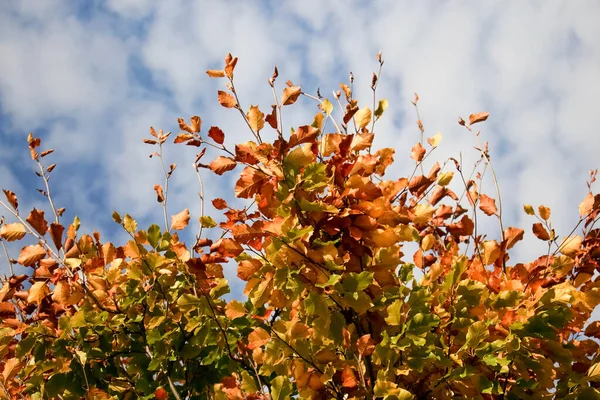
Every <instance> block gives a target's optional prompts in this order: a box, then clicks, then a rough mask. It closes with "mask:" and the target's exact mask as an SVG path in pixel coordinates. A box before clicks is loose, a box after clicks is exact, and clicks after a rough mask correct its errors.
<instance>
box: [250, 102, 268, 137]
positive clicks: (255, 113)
mask: <svg viewBox="0 0 600 400" xmlns="http://www.w3.org/2000/svg"><path fill="white" fill-rule="evenodd" d="M246 116H247V117H248V123H249V124H250V128H252V130H253V131H254V132H258V131H260V130H261V129H262V128H264V126H265V114H263V113H262V111H260V110H259V108H258V106H250V110H249V111H248V113H247V114H246Z"/></svg>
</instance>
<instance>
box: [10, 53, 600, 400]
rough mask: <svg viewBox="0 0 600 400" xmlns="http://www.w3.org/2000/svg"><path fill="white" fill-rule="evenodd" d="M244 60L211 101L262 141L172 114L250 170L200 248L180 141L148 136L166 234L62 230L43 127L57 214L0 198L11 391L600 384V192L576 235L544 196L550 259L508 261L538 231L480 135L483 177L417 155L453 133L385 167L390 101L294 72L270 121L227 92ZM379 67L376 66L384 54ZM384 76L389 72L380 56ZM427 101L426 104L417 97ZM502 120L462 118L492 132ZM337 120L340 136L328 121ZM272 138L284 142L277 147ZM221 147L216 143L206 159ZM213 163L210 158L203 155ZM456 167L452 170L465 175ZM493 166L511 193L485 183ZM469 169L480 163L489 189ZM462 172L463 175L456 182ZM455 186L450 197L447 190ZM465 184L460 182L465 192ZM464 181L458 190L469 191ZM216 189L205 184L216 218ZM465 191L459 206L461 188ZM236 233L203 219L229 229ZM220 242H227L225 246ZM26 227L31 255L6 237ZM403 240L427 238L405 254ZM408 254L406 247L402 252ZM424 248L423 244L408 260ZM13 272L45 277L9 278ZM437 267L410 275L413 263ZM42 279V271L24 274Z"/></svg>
mask: <svg viewBox="0 0 600 400" xmlns="http://www.w3.org/2000/svg"><path fill="white" fill-rule="evenodd" d="M236 63H237V58H233V57H232V56H231V55H228V56H227V57H226V59H225V66H224V69H223V70H210V71H207V73H208V75H209V76H210V77H212V78H221V79H224V80H225V81H226V82H227V84H226V87H227V90H226V91H219V93H218V101H219V103H220V104H221V105H222V106H224V107H226V108H231V109H234V110H237V111H239V112H240V114H241V117H242V118H243V120H244V121H245V123H246V124H247V126H248V128H249V130H250V131H251V133H252V136H253V138H252V140H250V141H247V142H245V143H240V144H237V145H235V148H230V147H227V146H226V143H225V140H224V138H225V134H224V132H223V131H222V130H221V129H220V128H218V127H216V126H212V127H210V129H208V133H207V134H204V133H203V132H202V120H201V118H200V117H197V116H194V117H192V118H191V119H190V121H189V122H187V121H185V120H183V119H181V118H180V119H179V128H180V129H181V133H180V134H178V135H177V136H176V137H175V139H174V142H175V143H179V144H186V145H190V146H196V147H198V148H199V150H200V152H199V153H198V155H197V157H196V159H195V161H194V166H195V169H196V172H197V174H198V178H199V179H200V185H201V186H202V179H201V177H202V173H204V172H205V170H210V171H212V172H211V173H215V174H217V175H222V174H225V173H228V172H229V171H232V170H236V171H238V172H239V179H238V180H237V183H236V185H235V190H234V193H235V196H237V197H238V198H241V199H247V203H246V205H245V206H244V207H243V208H241V209H235V208H232V207H230V206H229V205H228V204H227V202H226V200H224V199H221V198H216V199H212V206H213V207H214V208H216V209H217V210H222V211H223V215H224V218H223V219H222V221H220V222H216V221H215V220H214V219H213V218H211V217H209V216H207V215H204V212H203V215H200V217H199V223H200V227H199V232H198V235H197V236H196V240H195V243H193V244H191V245H187V244H186V243H184V242H183V241H181V240H180V238H179V233H178V232H180V231H182V230H184V229H186V227H187V226H188V224H189V221H190V219H191V215H190V212H189V211H188V210H187V209H185V210H183V211H181V212H179V213H177V214H175V215H173V216H172V217H171V219H170V221H169V219H168V218H167V217H168V215H169V213H168V210H167V206H166V203H167V200H166V199H167V195H168V190H167V188H168V180H169V178H170V177H171V175H172V174H173V172H174V170H175V166H174V165H171V167H170V168H166V167H165V165H164V162H163V158H162V148H163V145H164V144H165V143H166V141H167V140H168V138H169V135H170V134H169V133H163V132H162V131H158V132H157V131H156V130H154V129H153V128H151V129H150V133H151V135H152V138H148V139H144V142H145V143H147V144H149V145H152V146H155V147H156V148H157V151H156V152H154V153H153V155H154V156H155V157H157V158H158V159H159V161H160V162H161V163H163V170H164V172H165V174H164V178H165V184H164V187H163V186H161V185H156V186H155V187H154V189H155V191H156V195H157V200H158V202H159V203H160V204H161V205H162V206H163V208H164V216H165V221H164V227H163V228H161V227H160V226H159V225H158V224H152V225H150V226H149V227H147V229H140V228H139V227H138V225H137V223H136V221H135V219H134V218H132V217H131V216H130V215H128V214H125V215H120V214H119V213H117V212H115V213H114V214H113V219H114V220H115V221H116V223H118V224H120V225H121V226H122V227H123V229H124V230H125V231H126V232H127V233H128V235H129V236H130V240H129V241H127V243H122V244H113V243H110V242H103V241H102V240H101V235H100V233H98V232H97V231H95V232H93V234H92V235H89V234H82V233H80V232H79V226H80V222H79V220H78V218H75V220H74V221H73V222H72V223H70V224H63V223H62V222H61V215H62V212H63V211H64V210H63V209H58V208H56V206H55V205H54V202H53V201H52V197H51V195H50V187H49V186H48V176H49V174H50V173H51V172H52V170H53V168H54V164H52V165H50V166H48V167H45V166H44V165H43V164H42V161H43V160H44V159H45V157H46V156H48V155H49V154H50V153H51V152H52V151H53V150H46V151H41V152H40V146H41V140H40V138H36V137H34V136H33V135H31V134H30V135H29V137H28V144H29V149H30V152H31V158H32V159H33V161H34V162H35V163H37V165H38V166H39V171H40V172H39V176H40V177H41V179H42V180H43V181H44V183H45V185H46V190H45V191H42V194H43V195H45V196H46V197H47V198H48V200H49V205H50V208H51V210H52V219H53V220H54V221H53V222H50V223H49V222H48V221H47V220H46V217H45V213H44V211H41V210H36V209H34V210H32V211H31V212H30V213H29V215H28V216H27V217H24V214H21V210H20V209H19V205H18V200H17V197H16V195H15V194H14V193H13V192H11V191H9V190H4V193H5V195H6V201H0V205H2V206H4V208H5V209H6V210H7V211H8V212H10V214H11V218H12V220H14V222H7V221H4V220H3V221H2V223H1V228H0V240H1V241H2V244H3V247H4V250H5V252H6V258H7V259H8V260H10V263H9V266H10V274H11V276H10V277H7V278H6V279H4V281H3V282H2V288H1V289H0V318H1V323H0V332H1V333H2V334H1V335H0V353H1V356H2V364H1V366H0V368H1V372H2V377H0V382H1V383H2V386H1V388H0V392H1V393H2V396H4V397H6V398H31V399H42V398H61V399H76V398H81V397H85V398H88V399H92V398H94V399H103V398H127V399H133V398H145V399H150V398H157V399H167V398H174V399H184V398H187V399H203V398H210V399H213V398H214V399H267V398H272V399H289V398H292V397H300V398H312V399H329V398H335V399H345V398H373V399H411V398H418V399H427V398H432V399H450V398H455V397H459V398H466V397H469V398H474V399H494V398H506V399H526V398H531V399H545V398H568V399H577V398H598V397H599V396H600V391H599V390H600V358H599V357H598V348H599V347H598V343H597V341H595V340H594V338H595V339H599V338H600V323H599V322H598V321H594V322H590V316H591V313H592V311H593V310H594V307H596V306H597V305H598V304H599V303H600V278H599V277H598V272H600V266H599V264H598V261H599V258H600V230H599V229H598V228H595V224H596V222H597V221H598V218H599V215H600V195H594V194H593V193H592V189H591V186H592V183H593V182H594V181H595V179H596V172H595V171H593V172H591V175H590V179H589V182H588V188H589V194H588V195H587V197H586V198H585V199H584V200H583V202H582V203H581V205H580V206H579V213H580V217H581V219H580V221H579V223H578V224H577V227H576V228H578V227H579V226H581V235H576V234H575V229H574V230H573V232H571V233H569V234H568V235H567V236H566V237H564V238H560V237H559V236H558V234H556V233H555V232H554V230H553V229H552V225H551V222H550V209H548V208H547V207H544V206H540V207H539V208H538V210H537V212H535V211H534V209H533V207H532V206H530V205H526V206H525V212H526V213H527V214H530V215H532V216H533V217H535V218H536V219H537V221H538V222H536V223H534V224H533V227H532V229H533V232H534V234H535V236H536V237H537V238H538V239H539V240H543V241H545V242H547V243H548V251H547V253H546V254H543V255H541V256H540V257H539V258H537V259H536V260H533V261H532V262H530V263H527V264H516V265H512V264H511V263H510V257H509V254H510V250H511V249H512V248H513V247H514V246H515V245H516V244H517V243H518V242H519V241H521V240H522V239H523V234H524V230H523V229H519V228H514V227H504V226H503V223H502V207H501V199H500V193H499V189H498V185H497V183H496V179H495V175H494V170H493V166H492V164H491V162H490V158H489V151H488V148H487V144H483V145H481V144H480V145H479V147H478V151H479V152H480V156H481V157H480V160H479V161H478V162H477V163H476V164H475V165H474V166H473V173H470V172H468V171H467V172H466V171H465V169H466V168H470V167H468V166H466V165H462V164H461V163H459V162H458V161H457V160H455V159H450V160H448V161H449V162H448V163H444V167H441V166H440V164H438V163H435V165H434V166H433V167H432V168H431V170H430V171H428V172H425V171H424V167H423V161H424V160H425V159H427V158H429V157H431V155H432V154H433V153H434V152H435V149H436V147H437V146H438V144H439V142H440V140H441V135H439V134H438V135H436V136H434V137H432V138H428V139H426V138H425V137H424V130H423V125H422V123H421V121H420V120H419V121H418V123H417V125H418V127H419V129H420V132H421V140H420V141H419V143H417V144H416V145H415V146H414V147H413V148H412V150H411V153H410V155H411V158H413V159H414V161H415V167H414V169H413V170H412V171H411V173H410V174H409V175H408V176H407V177H400V178H396V177H393V178H391V179H388V177H387V176H386V175H385V174H386V169H387V168H388V167H389V166H390V165H391V164H392V163H393V161H394V160H393V156H394V154H395V149H391V148H383V149H379V150H377V151H375V150H374V149H372V142H373V138H374V133H373V131H374V126H375V124H376V123H377V121H378V120H379V119H380V118H381V117H382V115H383V113H384V111H385V110H386V108H387V107H388V103H387V101H386V100H375V99H377V96H376V95H377V92H376V89H377V84H378V78H379V74H374V75H373V80H372V85H371V88H372V90H373V109H374V110H373V111H372V110H371V109H370V108H369V107H362V108H361V107H359V103H358V101H357V100H356V99H355V98H354V97H353V95H352V85H351V84H350V85H345V84H341V90H340V91H338V92H336V93H335V98H334V102H335V103H337V105H339V108H340V110H339V111H340V112H341V119H340V120H338V119H337V117H336V115H338V112H334V108H335V107H334V104H333V103H332V102H331V101H330V100H328V99H323V98H322V97H321V96H320V95H318V94H317V96H313V95H310V94H307V93H304V92H303V91H302V89H301V87H300V86H296V85H294V84H293V83H291V82H289V81H288V82H287V87H285V89H283V95H282V97H279V96H277V94H276V89H275V81H276V78H277V76H278V72H277V69H275V71H274V74H273V76H272V77H271V79H270V80H269V85H270V87H271V89H272V90H273V95H274V99H275V103H276V104H274V105H273V107H272V110H271V112H270V113H269V114H267V115H265V114H264V113H263V112H262V111H261V110H260V109H259V108H258V107H257V106H251V107H250V108H249V110H248V111H247V112H244V109H242V106H241V105H240V102H239V100H238V96H237V92H236V89H235V84H234V69H235V66H236ZM378 63H379V66H380V67H381V66H382V65H383V61H382V59H381V56H380V55H379V56H378ZM380 71H381V69H380ZM300 96H305V97H307V98H310V99H312V100H313V101H315V102H316V104H317V105H318V111H317V113H316V115H315V117H314V120H313V121H312V122H311V124H310V125H304V126H299V127H294V128H293V130H292V133H291V134H290V135H289V136H288V135H287V134H284V132H285V130H284V129H283V126H282V119H281V115H282V113H283V112H284V110H285V109H286V108H288V107H290V106H293V104H294V103H295V102H296V101H297V100H298V98H299V97H300ZM418 100H419V99H418V96H416V95H415V99H414V101H413V104H414V106H415V108H416V107H418ZM487 117H488V114H487V113H476V114H472V115H471V116H470V117H469V119H468V121H464V120H463V119H460V120H459V123H460V124H461V125H462V126H464V128H465V129H467V130H468V131H469V132H471V133H473V134H474V136H475V137H476V138H477V139H478V138H479V135H478V132H476V131H475V130H474V129H475V125H476V124H478V123H481V122H483V121H485V120H486V119H487ZM329 122H331V125H332V126H333V129H335V132H333V133H326V126H328V123H329ZM265 130H273V132H275V133H276V136H277V138H276V139H275V140H274V141H272V142H269V141H267V140H264V136H265V135H264V132H265ZM207 150H210V151H211V152H212V153H213V154H215V153H216V154H217V156H216V157H215V158H214V159H212V161H210V162H208V161H206V163H207V164H205V161H204V160H205V158H207V157H208V156H207V155H206V154H205V153H206V151H207ZM209 154H210V153H209ZM452 167H453V168H452ZM485 171H490V172H491V174H492V179H493V181H494V183H495V187H496V190H497V193H496V194H495V196H496V199H494V198H492V197H491V196H489V195H487V194H484V193H480V192H479V190H478V188H479V187H481V182H482V180H483V177H484V173H485ZM471 176H477V178H476V179H475V180H473V179H471V178H470V177H471ZM455 178H458V179H455ZM452 188H454V191H453V189H452ZM456 188H458V190H457V189H456ZM455 191H457V192H459V193H460V192H462V193H461V194H460V195H458V194H457V193H456V192H455ZM206 196H207V193H205V192H204V190H203V189H201V202H202V210H204V208H205V207H204V206H205V204H204V203H205V201H207V200H205V199H206ZM463 199H466V201H463ZM481 218H494V219H496V220H497V221H498V226H499V231H498V232H499V239H498V240H492V239H488V238H487V237H486V236H485V235H482V234H481V233H478V231H477V225H478V224H477V221H478V220H480V219H481ZM219 229H220V231H221V234H220V235H219V234H218V233H216V234H209V235H206V232H207V231H208V232H210V231H215V230H219ZM210 237H212V238H213V240H211V239H210ZM27 238H30V242H31V244H29V245H25V246H24V247H23V248H22V250H21V251H20V254H19V256H18V258H17V259H16V260H14V259H11V258H10V257H9V254H8V250H7V246H6V245H5V242H15V241H19V240H26V239H27ZM409 243H413V246H412V247H411V246H410V245H409ZM411 248H412V249H413V250H414V249H416V251H414V254H412V255H411V254H408V255H407V256H406V257H405V255H404V254H403V252H404V251H408V250H407V249H411ZM411 252H412V251H411ZM231 260H234V261H235V262H236V263H237V266H238V267H237V268H238V269H237V272H238V274H237V276H238V277H239V279H240V280H242V281H244V282H245V285H246V286H245V289H244V295H245V296H246V298H247V300H246V301H245V302H241V301H237V300H229V301H227V300H225V299H224V297H223V296H224V295H225V294H226V293H228V291H229V286H228V282H227V280H226V279H225V278H224V275H223V265H224V264H225V263H228V262H230V261H231ZM12 264H19V265H20V266H21V268H23V267H24V268H32V270H31V272H30V273H26V274H21V275H15V274H14V273H13V270H12ZM415 269H418V270H420V271H422V273H423V276H424V277H423V278H422V279H421V280H417V279H415V278H414V271H415ZM27 271H29V270H27Z"/></svg>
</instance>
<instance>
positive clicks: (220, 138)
mask: <svg viewBox="0 0 600 400" xmlns="http://www.w3.org/2000/svg"><path fill="white" fill-rule="evenodd" d="M208 137H209V138H211V139H212V140H214V141H215V143H218V144H223V142H224V141H225V133H224V132H223V131H222V130H221V129H220V128H219V127H217V126H211V127H210V129H209V130H208Z"/></svg>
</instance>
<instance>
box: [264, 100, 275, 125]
mask: <svg viewBox="0 0 600 400" xmlns="http://www.w3.org/2000/svg"><path fill="white" fill-rule="evenodd" d="M265 121H266V122H267V123H268V124H269V125H271V128H273V129H277V106H273V110H272V111H271V114H269V115H267V116H266V117H265Z"/></svg>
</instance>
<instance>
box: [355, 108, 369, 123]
mask: <svg viewBox="0 0 600 400" xmlns="http://www.w3.org/2000/svg"><path fill="white" fill-rule="evenodd" d="M354 121H356V125H358V127H359V128H364V127H366V126H367V125H369V122H371V109H370V108H369V107H365V108H361V109H360V110H358V111H357V112H356V114H354Z"/></svg>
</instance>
